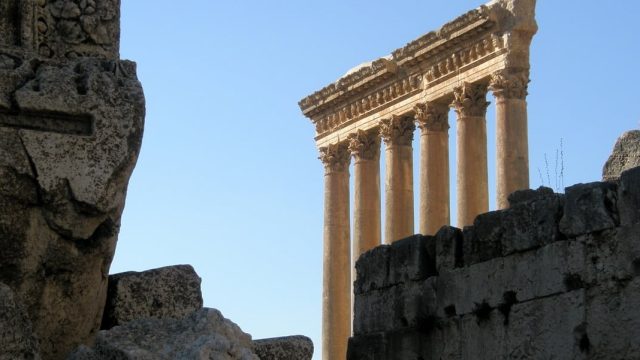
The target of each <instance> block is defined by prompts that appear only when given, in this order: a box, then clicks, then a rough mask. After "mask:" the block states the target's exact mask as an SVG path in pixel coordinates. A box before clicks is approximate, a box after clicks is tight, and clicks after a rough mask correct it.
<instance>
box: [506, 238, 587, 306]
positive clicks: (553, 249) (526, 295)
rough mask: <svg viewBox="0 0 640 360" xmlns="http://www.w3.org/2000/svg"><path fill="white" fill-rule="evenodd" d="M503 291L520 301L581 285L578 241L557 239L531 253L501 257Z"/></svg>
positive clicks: (581, 246)
mask: <svg viewBox="0 0 640 360" xmlns="http://www.w3.org/2000/svg"><path fill="white" fill-rule="evenodd" d="M502 272H503V273H504V277H503V280H504V283H503V284H502V287H503V288H504V291H505V292H506V291H511V292H514V293H515V295H516V298H517V299H518V301H520V302H524V301H528V300H532V299H535V298H542V297H546V296H550V295H553V294H557V293H563V292H567V291H571V290H575V289H578V288H582V287H583V286H584V284H582V282H583V279H584V278H585V274H584V273H585V249H584V244H582V243H580V242H578V241H560V242H556V243H553V244H549V245H547V246H544V247H542V248H540V249H538V250H536V251H535V252H528V253H522V254H514V255H513V256H508V257H505V258H504V263H503V268H502Z"/></svg>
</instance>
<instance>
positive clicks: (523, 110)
mask: <svg viewBox="0 0 640 360" xmlns="http://www.w3.org/2000/svg"><path fill="white" fill-rule="evenodd" d="M528 84H529V71H528V70H520V71H517V70H516V71H512V70H510V69H506V70H501V71H498V72H496V73H495V74H493V75H492V76H491V84H490V85H489V90H491V91H493V95H494V96H495V98H496V155H497V161H496V175H497V176H496V182H497V206H498V209H505V208H507V207H509V201H508V198H509V195H510V194H511V193H513V192H515V191H517V190H524V189H528V188H529V136H528V131H527V100H526V98H527V86H528Z"/></svg>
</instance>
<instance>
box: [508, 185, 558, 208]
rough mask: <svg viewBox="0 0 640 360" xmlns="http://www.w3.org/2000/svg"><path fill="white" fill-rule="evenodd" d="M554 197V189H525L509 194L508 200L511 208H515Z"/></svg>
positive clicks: (542, 187)
mask: <svg viewBox="0 0 640 360" xmlns="http://www.w3.org/2000/svg"><path fill="white" fill-rule="evenodd" d="M552 196H554V192H553V189H551V188H548V187H544V186H541V187H539V188H538V189H537V190H533V189H524V190H518V191H514V192H513V193H511V194H509V197H508V198H507V200H508V201H509V207H514V206H517V205H520V204H528V203H531V202H534V201H537V200H545V199H548V198H549V197H552Z"/></svg>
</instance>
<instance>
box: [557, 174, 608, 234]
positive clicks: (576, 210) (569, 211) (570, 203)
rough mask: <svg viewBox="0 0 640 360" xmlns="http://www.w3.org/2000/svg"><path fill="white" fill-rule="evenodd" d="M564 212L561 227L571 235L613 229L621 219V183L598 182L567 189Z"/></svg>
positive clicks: (562, 230)
mask: <svg viewBox="0 0 640 360" xmlns="http://www.w3.org/2000/svg"><path fill="white" fill-rule="evenodd" d="M565 193H566V203H565V208H564V216H563V217H562V219H561V220H560V231H561V232H562V233H563V234H564V235H566V236H567V237H574V236H578V235H583V234H586V233H590V232H594V231H601V230H605V229H610V228H613V227H615V226H617V225H618V224H619V223H620V220H619V216H618V208H617V198H618V194H617V185H616V184H614V183H606V182H595V183H589V184H577V185H573V186H570V187H568V188H567V189H566V191H565Z"/></svg>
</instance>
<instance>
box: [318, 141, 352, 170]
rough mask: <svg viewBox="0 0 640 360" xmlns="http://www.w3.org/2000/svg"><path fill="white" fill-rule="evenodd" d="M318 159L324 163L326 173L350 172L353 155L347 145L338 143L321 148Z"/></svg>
mask: <svg viewBox="0 0 640 360" xmlns="http://www.w3.org/2000/svg"><path fill="white" fill-rule="evenodd" d="M319 150H320V156H319V157H318V159H320V161H322V164H323V165H324V169H325V172H326V173H331V172H344V171H348V170H349V161H350V160H351V154H350V153H349V149H348V146H347V144H345V143H337V144H330V145H328V146H324V147H321V148H320V149H319Z"/></svg>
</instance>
